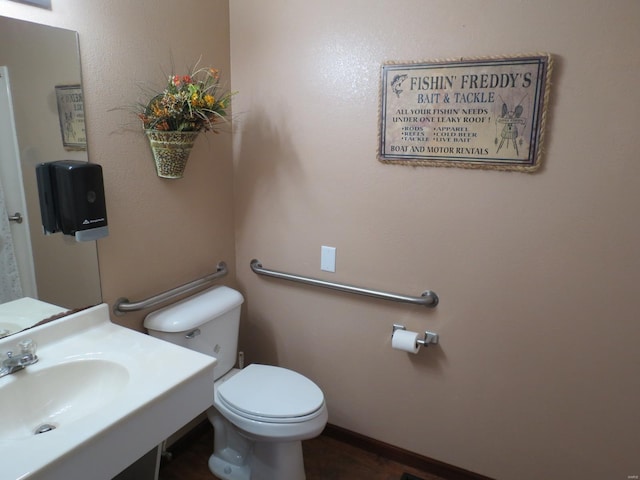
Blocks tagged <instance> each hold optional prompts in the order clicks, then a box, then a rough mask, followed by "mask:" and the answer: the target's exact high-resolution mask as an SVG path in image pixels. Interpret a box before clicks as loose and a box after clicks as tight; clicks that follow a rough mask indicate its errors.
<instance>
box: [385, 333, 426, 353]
mask: <svg viewBox="0 0 640 480" xmlns="http://www.w3.org/2000/svg"><path fill="white" fill-rule="evenodd" d="M418 338H420V334H419V333H418V332H411V331H409V330H396V331H395V332H393V336H392V337H391V347H392V348H395V349H396V350H402V351H404V352H409V353H418V351H419V350H420V344H419V343H418Z"/></svg>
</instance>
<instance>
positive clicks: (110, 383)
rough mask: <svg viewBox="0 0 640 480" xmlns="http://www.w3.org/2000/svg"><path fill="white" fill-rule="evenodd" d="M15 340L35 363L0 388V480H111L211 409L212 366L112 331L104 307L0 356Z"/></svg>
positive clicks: (30, 333) (49, 327)
mask: <svg viewBox="0 0 640 480" xmlns="http://www.w3.org/2000/svg"><path fill="white" fill-rule="evenodd" d="M23 339H32V340H34V341H35V342H36V343H37V344H38V350H37V355H38V358H39V361H38V362H37V363H35V364H33V365H30V366H28V367H26V368H25V369H24V370H21V371H18V372H16V373H13V374H11V375H7V376H5V377H2V378H0V425H1V427H0V457H1V458H2V462H1V463H2V467H1V469H0V477H2V479H3V480H4V479H6V480H17V479H27V478H29V479H41V478H42V479H45V478H46V479H47V480H57V479H69V478H87V474H88V473H87V472H91V474H90V476H91V478H92V479H105V480H107V479H111V478H113V477H114V476H115V475H117V474H118V473H119V472H121V471H122V470H124V469H125V468H126V467H127V466H129V465H130V464H132V463H133V462H134V461H136V460H137V459H138V458H139V457H141V456H142V455H144V454H145V453H147V452H148V451H149V450H151V449H152V448H153V447H154V446H155V445H158V444H159V443H160V442H162V440H164V439H165V438H166V437H168V436H169V435H171V434H172V433H173V432H175V431H176V430H178V429H179V428H180V427H181V426H183V425H184V424H186V423H187V422H189V421H190V420H191V419H193V418H194V417H196V416H197V415H198V414H200V413H201V412H203V411H204V410H206V409H207V408H208V407H209V406H210V405H211V403H212V401H213V367H214V366H215V363H216V360H215V359H214V358H213V357H210V356H208V355H203V354H200V353H197V352H195V351H192V350H187V349H185V348H181V347H178V346H176V345H174V344H171V343H169V342H164V341H162V340H159V339H156V338H153V337H150V336H148V335H145V334H142V333H140V332H136V331H133V330H131V329H128V328H125V327H121V326H118V325H115V324H113V323H111V322H110V320H109V311H108V306H107V305H106V304H103V305H99V306H97V307H93V308H90V309H87V310H84V311H82V312H79V313H76V314H73V315H70V316H68V317H65V318H63V319H59V320H55V321H53V322H50V323H47V324H45V325H41V326H38V327H35V328H32V329H30V330H26V331H24V332H21V333H18V334H16V335H13V336H10V337H6V338H2V339H0V353H2V354H4V353H5V352H6V351H8V350H14V349H15V348H14V347H15V345H16V344H17V343H18V342H19V341H21V340H23ZM43 426H44V428H42V429H41V430H44V432H43V433H36V431H37V430H38V429H39V428H40V427H43Z"/></svg>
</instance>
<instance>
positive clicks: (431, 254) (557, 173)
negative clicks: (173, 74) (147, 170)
mask: <svg viewBox="0 0 640 480" xmlns="http://www.w3.org/2000/svg"><path fill="white" fill-rule="evenodd" d="M230 9H231V61H232V77H233V86H234V89H236V90H240V91H241V92H242V94H241V95H240V96H239V97H238V100H237V102H236V110H237V111H238V112H239V113H240V115H241V116H240V118H239V121H238V122H237V135H236V136H234V142H235V143H234V150H233V152H234V161H235V164H236V173H237V176H236V179H235V184H236V197H235V198H236V199H235V208H236V254H237V262H238V263H237V268H238V281H239V284H240V285H241V287H242V290H243V291H244V292H245V293H246V295H247V299H248V300H247V315H246V317H245V318H244V320H243V331H242V344H243V347H244V348H245V350H246V351H247V356H248V359H249V360H251V361H266V362H274V363H278V364H280V365H283V366H285V367H291V368H294V369H297V370H298V371H300V372H302V373H304V374H306V375H308V376H309V377H310V378H312V379H313V380H315V381H316V382H317V383H318V384H319V385H320V386H321V387H322V389H323V390H324V392H325V394H326V398H327V401H328V406H329V412H330V422H332V423H334V424H337V425H340V426H342V427H345V428H348V429H351V430H354V431H357V432H360V433H362V434H364V435H368V436H371V437H374V438H377V439H380V440H383V441H385V442H389V443H391V444H394V445H398V446H400V447H403V448H406V449H409V450H412V451H415V452H418V453H420V454H424V455H427V456H429V457H432V458H435V459H438V460H441V461H444V462H448V463H451V464H454V465H458V466H460V467H463V468H467V469H470V470H473V471H477V472H479V473H482V474H485V475H489V476H493V477H497V478H501V479H516V478H517V479H520V480H522V479H532V480H533V479H536V480H537V479H540V478H584V479H594V480H595V479H603V478H610V479H614V478H627V475H637V474H638V473H639V472H640V461H639V460H638V458H637V450H638V444H639V441H640V431H639V430H638V424H639V420H640V413H639V410H638V398H639V396H640V382H638V365H639V364H640V350H638V348H637V339H638V336H639V335H640V324H639V323H638V313H637V290H638V285H639V284H640V256H639V255H638V250H637V248H638V244H639V243H640V224H639V223H638V220H637V219H638V217H639V214H640V188H639V184H638V183H639V179H640V162H638V151H639V150H640V140H639V136H638V135H637V133H636V130H637V126H636V123H637V122H636V121H635V116H636V112H635V108H634V106H636V105H638V104H639V102H640V95H639V93H638V88H637V80H638V78H640V51H639V50H638V45H640V30H639V29H638V28H637V24H638V20H640V3H638V2H636V1H634V0H628V1H624V0H618V1H614V2H613V3H609V4H607V5H605V4H603V3H602V2H599V1H596V0H588V1H583V0H579V1H578V0H553V1H551V0H543V1H533V0H526V1H519V2H513V1H510V0H493V1H490V2H476V1H470V0H461V1H456V2H450V1H445V0H432V1H429V2H425V1H423V0H397V1H393V2H391V1H371V0H350V1H347V2H345V1H344V0H326V1H324V2H310V1H293V0H277V1H276V0H273V1H269V2H264V1H262V0H233V1H232V2H230ZM536 51H548V52H551V53H553V54H554V55H555V58H556V68H555V71H554V75H553V92H552V104H551V111H550V119H549V124H548V130H547V142H546V145H545V149H546V155H545V159H544V168H543V169H542V170H541V171H540V172H539V173H537V174H533V175H531V174H521V173H502V172H494V171H471V170H463V169H444V168H410V167H397V166H388V165H383V164H381V163H379V162H378V161H377V160H376V157H375V154H376V139H377V124H376V122H377V110H378V84H379V69H380V64H381V63H382V62H383V61H387V60H425V59H436V58H451V57H460V56H482V55H498V54H515V53H531V52H536ZM321 245H331V246H335V247H337V272H336V273H335V274H330V273H324V272H321V271H320V268H319V266H320V265H319V264H320V259H319V254H320V246H321ZM252 258H258V259H259V260H261V261H262V262H263V264H264V265H265V266H266V267H271V268H274V269H279V270H284V271H291V272H293V273H299V274H306V275H311V276H317V277H322V278H327V279H329V280H335V281H343V282H347V283H355V284H362V285H364V286H369V287H373V288H382V289H387V290H392V291H398V292H401V293H409V294H420V292H422V291H423V290H424V289H427V288H431V289H433V290H435V291H436V292H437V293H438V294H439V295H440V298H441V304H440V306H439V307H438V308H437V309H436V310H435V311H428V310H425V309H422V308H418V307H413V306H410V305H406V306H404V305H396V304H388V303H383V302H381V301H374V300H368V299H362V298H358V297H350V296H347V295H344V294H339V293H334V292H329V291H323V290H317V289H313V288H310V287H304V286H298V285H294V284H285V283H284V282H282V281H277V280H272V279H265V278H264V277H257V276H256V275H254V274H253V273H251V272H250V271H249V269H248V264H249V261H250V260H251V259H252ZM394 322H398V323H403V324H405V325H406V326H407V327H408V328H409V329H413V330H425V329H430V330H434V331H436V332H438V333H439V334H440V335H441V344H440V346H438V347H437V348H430V349H429V350H428V351H422V352H421V353H420V354H419V355H417V356H410V355H408V354H405V353H402V352H398V351H393V350H392V349H391V348H390V332H391V325H392V324H393V323H394Z"/></svg>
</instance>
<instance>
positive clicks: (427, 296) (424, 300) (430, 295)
mask: <svg viewBox="0 0 640 480" xmlns="http://www.w3.org/2000/svg"><path fill="white" fill-rule="evenodd" d="M251 270H253V271H254V272H255V273H257V274H258V275H266V276H268V277H274V278H280V279H282V280H289V281H291V282H298V283H304V284H305V285H313V286H315V287H322V288H330V289H332V290H338V291H340V292H346V293H354V294H356V295H365V296H367V297H374V298H381V299H383V300H391V301H393V302H403V303H411V304H413V305H423V306H425V307H430V308H433V307H435V306H436V305H438V301H439V299H438V295H436V293H435V292H432V291H431V290H427V291H426V292H423V294H422V296H420V297H412V296H409V295H400V294H398V293H391V292H382V291H379V290H371V289H369V288H362V287H355V286H353V285H346V284H343V283H334V282H328V281H326V280H320V279H319V278H311V277H302V276H300V275H293V274H291V273H284V272H278V271H276V270H268V269H266V268H263V266H262V263H260V261H259V260H255V259H254V260H251Z"/></svg>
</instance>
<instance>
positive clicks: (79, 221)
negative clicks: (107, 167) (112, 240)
mask: <svg viewBox="0 0 640 480" xmlns="http://www.w3.org/2000/svg"><path fill="white" fill-rule="evenodd" d="M36 178H37V181H38V196H39V199H40V213H41V216H42V227H43V230H44V233H45V235H51V234H54V233H56V232H62V233H63V234H64V235H73V236H75V238H76V240H77V241H79V242H83V241H89V240H97V239H99V238H103V237H106V236H107V235H108V234H109V227H108V226H107V207H106V202H105V198H104V184H103V181H102V167H101V166H100V165H97V164H95V163H87V162H81V161H77V160H60V161H57V162H48V163H42V164H40V165H38V166H37V167H36Z"/></svg>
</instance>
